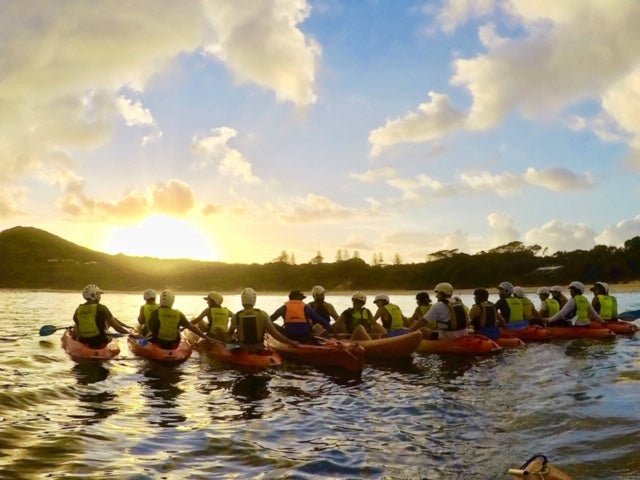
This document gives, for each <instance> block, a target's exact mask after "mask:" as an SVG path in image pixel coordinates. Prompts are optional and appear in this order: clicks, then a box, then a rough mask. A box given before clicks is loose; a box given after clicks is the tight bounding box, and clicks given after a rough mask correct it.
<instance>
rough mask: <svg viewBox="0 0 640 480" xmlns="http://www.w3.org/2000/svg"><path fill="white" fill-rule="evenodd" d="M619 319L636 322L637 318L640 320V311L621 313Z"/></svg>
mask: <svg viewBox="0 0 640 480" xmlns="http://www.w3.org/2000/svg"><path fill="white" fill-rule="evenodd" d="M618 318H619V319H620V320H626V321H631V320H635V319H636V318H640V310H627V311H626V312H622V313H619V314H618Z"/></svg>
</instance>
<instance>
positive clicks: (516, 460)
mask: <svg viewBox="0 0 640 480" xmlns="http://www.w3.org/2000/svg"><path fill="white" fill-rule="evenodd" d="M201 297H202V296H201V295H178V298H177V300H176V307H177V308H179V309H181V310H182V311H183V312H184V313H185V314H187V315H188V316H193V315H195V314H197V313H199V312H200V311H201V310H202V309H203V308H204V306H205V302H204V301H203V300H202V298H201ZM283 300H284V297H283V296H282V295H272V296H263V295H260V296H259V298H258V303H259V305H258V306H260V307H261V308H263V309H264V310H267V311H269V312H271V311H273V310H275V308H277V306H279V305H280V304H281V303H282V301H283ZM328 300H329V301H331V302H333V303H334V305H335V306H336V308H337V309H338V310H339V311H341V310H342V309H344V308H346V307H347V306H348V305H349V304H350V301H349V298H348V297H346V296H332V297H330V298H328ZM464 300H465V301H467V302H469V301H470V300H471V298H470V297H469V296H464ZM618 300H619V303H620V307H621V310H626V309H636V308H638V307H640V294H619V295H618ZM80 301H81V298H80V295H79V294H78V293H47V292H22V291H0V308H1V311H2V312H3V313H2V320H1V321H0V354H1V358H2V361H1V362H0V478H2V479H33V478H56V479H57V478H78V479H80V478H82V479H85V478H99V479H104V478H115V479H132V480H133V479H136V480H141V479H184V478H189V479H208V478H260V479H271V478H317V479H320V478H373V479H382V478H402V479H414V478H424V479H443V480H444V479H447V480H450V479H458V478H465V479H501V478H505V479H506V478H509V477H508V476H507V475H505V474H504V472H505V471H506V469H507V468H509V467H516V466H519V465H520V464H521V463H522V462H524V460H526V459H527V458H528V457H529V456H531V455H532V454H534V453H544V454H546V455H547V456H548V457H549V458H550V459H552V460H553V461H554V462H555V463H556V464H557V465H558V466H560V467H561V468H562V469H563V470H565V471H566V472H567V473H569V474H571V475H574V477H575V478H579V479H582V480H589V479H637V478H639V476H640V455H638V454H637V448H638V445H639V444H640V405H639V403H638V398H639V395H640V364H639V362H638V359H637V354H636V352H637V351H638V347H639V343H640V340H639V339H638V338H622V337H618V338H616V340H614V341H607V342H596V341H588V340H574V341H562V342H553V343H548V344H530V345H528V346H527V348H526V349H523V350H519V351H507V352H503V353H501V354H499V355H495V356H491V357H487V358H453V357H439V356H415V357H414V358H412V359H411V360H408V361H406V362H401V363H393V364H370V365H367V366H366V367H365V369H364V371H363V372H362V375H361V376H352V375H349V374H344V373H341V372H339V371H335V370H333V371H331V370H321V369H318V368H314V367H310V366H304V365H297V364H292V363H286V364H285V365H283V367H282V368H278V369H273V370H268V371H266V372H263V373H259V374H249V373H243V372H241V371H238V370H234V369H232V368H228V367H225V366H224V365H221V364H219V363H217V362H216V361H215V360H210V359H208V358H205V357H201V356H199V355H198V353H197V352H196V353H194V355H193V356H192V357H191V359H189V360H188V361H187V362H185V363H184V364H182V365H179V366H176V367H169V366H159V365H156V364H153V363H151V362H147V361H144V360H141V359H138V358H136V357H134V356H133V355H132V354H131V353H130V352H129V351H128V349H127V347H126V342H124V341H122V340H121V341H120V344H121V345H120V346H121V349H122V352H121V354H120V356H119V357H117V358H116V359H114V360H112V361H110V362H107V363H103V364H75V363H74V362H72V361H71V360H70V359H69V358H68V357H67V356H66V354H65V353H64V351H63V350H62V349H61V347H60V340H59V338H60V335H61V332H57V333H56V334H54V335H52V336H49V337H39V336H38V329H39V327H40V326H42V325H44V324H55V325H58V326H64V325H67V324H69V323H70V317H71V314H72V312H73V310H74V308H75V306H76V305H77V304H78V303H80ZM392 301H393V302H395V303H397V304H398V305H400V307H401V308H402V309H403V311H404V312H405V314H406V315H410V314H411V312H412V311H413V308H414V306H415V302H414V300H413V295H393V296H392ZM103 302H104V303H105V304H106V305H108V306H109V308H110V309H111V311H112V312H113V313H114V315H115V316H117V317H118V318H120V320H122V321H124V322H125V323H128V324H134V323H135V317H136V316H137V310H138V308H139V306H140V304H141V295H140V294H116V293H107V294H105V295H104V296H103ZM369 303H370V302H369ZM225 304H226V305H228V306H229V308H231V309H232V310H237V309H238V308H239V307H240V306H239V302H238V298H237V296H229V297H228V298H227V299H226V300H225Z"/></svg>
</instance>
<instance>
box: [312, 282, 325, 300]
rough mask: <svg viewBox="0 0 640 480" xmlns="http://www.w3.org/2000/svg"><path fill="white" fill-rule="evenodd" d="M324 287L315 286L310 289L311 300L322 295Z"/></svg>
mask: <svg viewBox="0 0 640 480" xmlns="http://www.w3.org/2000/svg"><path fill="white" fill-rule="evenodd" d="M324 292H325V290H324V287H323V286H322V285H316V286H315V287H313V288H312V289H311V296H312V297H313V298H316V297H319V296H320V295H324Z"/></svg>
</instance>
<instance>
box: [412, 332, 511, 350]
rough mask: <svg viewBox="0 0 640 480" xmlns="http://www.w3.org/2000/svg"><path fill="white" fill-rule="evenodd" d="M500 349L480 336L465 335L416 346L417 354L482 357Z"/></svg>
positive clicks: (488, 339)
mask: <svg viewBox="0 0 640 480" xmlns="http://www.w3.org/2000/svg"><path fill="white" fill-rule="evenodd" d="M501 350H502V347H501V346H500V345H498V344H497V343H496V342H494V341H493V340H491V339H490V338H487V337H485V336H482V335H465V336H464V337H460V338H455V339H452V340H449V339H446V340H422V341H421V342H420V345H419V346H418V349H417V352H419V353H436V354H448V353H450V354H454V355H483V354H488V353H494V352H498V351H501Z"/></svg>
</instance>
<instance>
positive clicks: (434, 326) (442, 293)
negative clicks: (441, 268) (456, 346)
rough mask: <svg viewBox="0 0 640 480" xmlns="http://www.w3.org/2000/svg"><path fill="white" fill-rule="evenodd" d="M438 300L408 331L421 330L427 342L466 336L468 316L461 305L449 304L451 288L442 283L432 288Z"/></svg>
mask: <svg viewBox="0 0 640 480" xmlns="http://www.w3.org/2000/svg"><path fill="white" fill-rule="evenodd" d="M434 291H435V294H436V299H437V300H438V301H437V302H436V303H435V304H434V305H433V306H432V307H431V308H430V309H429V311H428V312H427V313H426V314H425V315H424V316H423V317H422V318H420V319H419V320H418V321H417V322H416V323H415V324H413V326H412V327H411V328H410V329H409V331H411V332H413V331H415V330H421V331H422V335H423V336H424V337H425V338H426V339H428V340H445V339H454V338H460V337H464V336H465V335H468V334H469V332H468V330H467V326H468V325H469V316H468V315H467V312H465V310H464V306H463V305H462V304H461V303H453V302H451V297H452V296H453V286H452V285H451V284H450V283H447V282H442V283H439V284H437V285H436V287H435V288H434Z"/></svg>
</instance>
